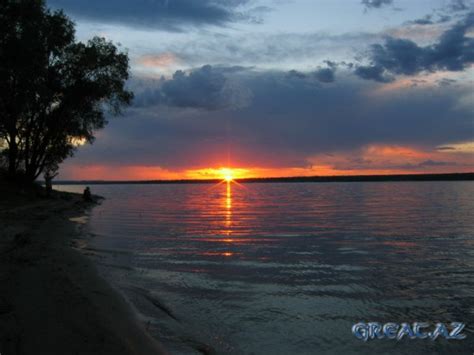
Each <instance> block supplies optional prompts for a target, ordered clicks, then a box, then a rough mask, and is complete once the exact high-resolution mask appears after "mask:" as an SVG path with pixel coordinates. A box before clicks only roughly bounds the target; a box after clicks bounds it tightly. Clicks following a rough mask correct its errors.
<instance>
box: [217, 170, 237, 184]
mask: <svg viewBox="0 0 474 355" xmlns="http://www.w3.org/2000/svg"><path fill="white" fill-rule="evenodd" d="M220 173H221V176H222V179H223V180H224V181H226V182H231V181H232V180H234V175H235V174H234V172H233V171H232V169H229V168H222V169H220Z"/></svg>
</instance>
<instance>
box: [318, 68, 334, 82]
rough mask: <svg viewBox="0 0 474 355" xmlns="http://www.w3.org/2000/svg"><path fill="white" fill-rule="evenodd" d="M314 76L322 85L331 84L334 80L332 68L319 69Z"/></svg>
mask: <svg viewBox="0 0 474 355" xmlns="http://www.w3.org/2000/svg"><path fill="white" fill-rule="evenodd" d="M314 76H315V77H316V79H318V80H319V81H320V82H322V83H332V82H334V80H336V77H335V75H334V69H333V68H321V69H318V70H316V71H315V72H314Z"/></svg>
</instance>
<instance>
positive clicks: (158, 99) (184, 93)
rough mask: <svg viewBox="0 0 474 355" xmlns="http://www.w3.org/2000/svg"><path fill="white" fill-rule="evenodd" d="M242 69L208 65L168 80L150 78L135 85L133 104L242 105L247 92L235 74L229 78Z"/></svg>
mask: <svg viewBox="0 0 474 355" xmlns="http://www.w3.org/2000/svg"><path fill="white" fill-rule="evenodd" d="M242 70H244V68H242V67H224V68H218V67H217V68H216V67H212V66H210V65H205V66H203V67H201V68H198V69H194V70H192V71H190V72H189V73H186V72H184V71H181V70H178V71H177V72H175V73H174V75H173V77H172V79H170V80H165V79H161V80H152V81H149V82H148V83H145V85H144V87H142V88H140V87H136V89H135V91H136V99H135V104H136V106H137V107H149V106H156V105H167V106H172V107H180V108H194V109H205V110H219V109H229V108H230V109H235V108H240V107H244V106H246V105H247V104H248V103H249V101H250V99H251V93H250V91H249V90H247V89H245V88H244V87H242V86H241V85H239V83H238V81H237V80H236V79H235V75H234V76H233V77H232V78H229V74H235V73H238V72H240V71H242ZM142 84H143V83H142ZM132 88H133V84H132Z"/></svg>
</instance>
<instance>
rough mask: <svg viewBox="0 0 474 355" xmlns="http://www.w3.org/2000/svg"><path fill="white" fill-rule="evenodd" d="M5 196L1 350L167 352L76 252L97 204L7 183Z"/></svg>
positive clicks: (0, 208)
mask: <svg viewBox="0 0 474 355" xmlns="http://www.w3.org/2000/svg"><path fill="white" fill-rule="evenodd" d="M0 195H1V197H2V198H1V199H0V226H1V228H0V353H1V354H2V355H10V354H163V353H166V352H165V351H164V350H163V347H162V346H161V345H160V344H159V343H158V342H157V341H156V340H154V339H153V338H152V337H151V336H150V335H148V333H147V332H146V329H145V326H144V325H143V324H142V323H141V322H140V321H139V320H138V319H137V318H136V316H135V313H134V312H133V310H132V309H131V307H130V305H129V304H128V303H127V301H125V299H124V298H123V297H122V296H121V295H120V294H119V293H117V292H116V291H115V290H114V289H113V288H112V287H111V286H109V285H108V284H107V283H106V282H105V281H104V280H103V279H102V278H100V277H99V276H98V273H97V270H96V267H95V266H94V265H93V264H92V262H91V261H90V260H89V259H88V258H87V257H85V256H83V255H82V254H81V253H80V252H79V251H78V250H76V249H75V246H76V245H77V243H78V242H79V241H80V240H79V239H78V238H79V237H80V234H81V228H80V224H78V223H77V221H78V220H77V218H79V221H80V218H81V217H82V216H84V213H85V212H86V211H87V209H88V208H92V207H93V205H92V204H89V205H88V204H85V203H83V202H82V199H81V196H79V195H75V194H70V193H56V192H55V193H54V195H53V196H52V197H51V198H48V199H47V198H41V197H36V196H34V194H31V193H20V192H19V191H17V190H16V189H14V188H11V186H9V185H7V184H5V183H2V182H0ZM71 219H72V220H71ZM75 219H76V220H75ZM74 220H75V221H76V222H74Z"/></svg>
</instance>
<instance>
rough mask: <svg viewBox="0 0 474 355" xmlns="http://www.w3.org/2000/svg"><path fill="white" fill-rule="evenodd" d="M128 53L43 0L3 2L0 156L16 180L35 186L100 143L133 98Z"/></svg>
mask: <svg viewBox="0 0 474 355" xmlns="http://www.w3.org/2000/svg"><path fill="white" fill-rule="evenodd" d="M128 77H129V61H128V55H127V54H126V53H124V52H121V51H119V49H118V48H117V47H116V46H115V45H114V44H113V43H112V42H110V41H107V40H105V39H104V38H98V37H95V38H93V39H91V40H89V41H88V42H87V43H82V42H77V41H76V39H75V32H74V24H73V22H72V21H71V20H70V19H69V18H68V17H67V16H66V15H65V14H64V13H63V12H62V11H51V10H49V9H47V8H46V6H45V3H44V0H2V1H1V2H0V151H2V150H3V151H2V154H3V156H4V160H5V161H6V165H7V168H8V173H9V176H11V177H13V178H15V179H18V178H20V177H21V178H22V179H24V181H26V182H32V181H34V180H35V179H36V178H37V177H38V176H39V175H41V173H43V172H44V171H45V169H49V168H51V167H54V166H57V165H58V164H59V163H61V162H62V161H63V160H64V159H66V158H67V157H69V156H72V155H73V153H74V151H75V150H76V149H77V147H78V146H79V145H81V144H84V143H92V142H93V141H94V132H95V131H96V130H98V129H101V128H103V127H104V126H105V124H106V123H107V120H106V112H109V113H110V114H111V115H118V114H120V113H121V112H122V108H123V107H125V106H127V105H129V104H130V103H131V101H132V98H133V94H132V93H131V92H129V91H127V90H126V89H125V82H126V80H127V79H128Z"/></svg>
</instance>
